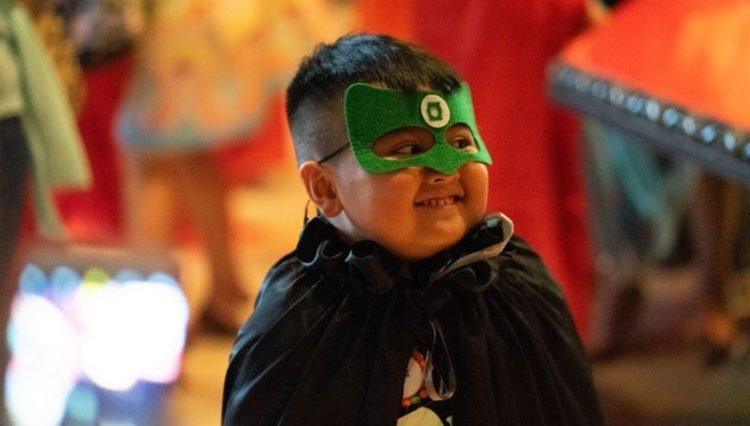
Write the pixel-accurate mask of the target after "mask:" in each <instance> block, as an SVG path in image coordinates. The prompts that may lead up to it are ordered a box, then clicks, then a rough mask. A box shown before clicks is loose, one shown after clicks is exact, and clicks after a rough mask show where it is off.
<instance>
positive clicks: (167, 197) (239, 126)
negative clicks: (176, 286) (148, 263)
mask: <svg viewBox="0 0 750 426" xmlns="http://www.w3.org/2000/svg"><path fill="white" fill-rule="evenodd" d="M144 6H147V7H146V9H145V10H146V14H145V21H146V29H145V32H144V34H143V36H142V37H141V38H140V40H139V43H138V48H137V53H136V65H135V71H134V74H133V76H132V79H131V82H130V86H129V89H128V91H127V93H126V95H125V97H124V99H123V101H122V104H121V107H120V109H119V112H118V113H117V123H116V132H117V136H118V138H119V139H120V140H121V142H122V148H123V149H124V153H125V155H126V157H127V160H128V164H127V166H126V182H127V183H128V185H126V191H125V196H126V201H125V203H124V206H125V207H126V209H127V212H126V217H127V227H128V229H127V231H126V232H127V233H128V234H129V235H130V238H131V241H132V242H133V243H134V244H135V246H136V247H142V248H145V249H146V250H164V249H165V248H167V247H170V246H172V243H173V237H174V231H175V228H176V224H177V223H178V221H177V218H178V217H179V213H183V212H184V213H187V217H188V218H189V219H190V222H191V224H192V225H193V226H194V228H195V229H196V230H197V233H198V235H199V238H200V241H201V243H202V247H203V249H204V252H205V254H206V257H207V259H208V263H209V265H210V271H211V273H210V279H209V281H210V287H211V288H212V290H211V291H209V292H207V294H208V297H207V300H206V301H205V307H200V306H198V307H196V309H195V311H194V312H196V313H197V316H199V317H202V318H203V319H204V320H206V322H207V323H210V324H212V325H216V326H218V327H219V328H222V329H225V330H227V331H231V332H234V331H235V330H236V329H238V328H239V326H240V325H241V324H242V323H243V322H244V320H245V319H246V318H247V316H248V314H249V312H250V310H251V306H252V292H251V286H250V285H249V283H244V282H242V280H241V279H240V278H239V277H238V272H237V271H238V269H237V266H236V262H235V260H234V258H233V252H232V249H231V238H230V223H229V215H228V211H227V189H228V188H227V182H226V180H225V179H224V177H223V175H222V173H223V172H222V171H221V170H220V169H221V167H222V165H221V164H220V163H217V158H216V157H217V155H218V154H217V153H218V152H219V151H220V150H222V149H224V148H226V147H231V146H232V145H234V148H235V149H236V146H237V145H240V144H245V143H247V136H248V135H249V134H251V133H252V132H253V131H255V130H257V129H258V128H259V127H260V124H261V123H262V122H263V121H264V120H265V119H266V117H267V116H268V115H270V114H272V113H273V112H274V109H273V107H274V105H277V99H279V96H280V90H281V89H282V88H283V87H284V84H285V82H286V81H287V80H288V79H289V78H290V75H289V74H290V73H291V72H292V71H293V69H294V67H295V66H296V63H297V62H298V61H299V59H300V58H301V56H302V54H303V53H304V52H306V51H307V50H309V48H311V47H312V43H313V41H314V40H322V39H326V38H329V37H331V36H333V35H335V34H337V33H339V32H340V31H343V30H344V29H345V28H346V27H344V26H343V25H346V22H345V19H346V14H345V11H344V10H342V9H343V6H342V5H340V4H337V3H336V2H328V1H325V0H319V1H302V0H285V1H253V2H246V1H237V0H221V1H213V0H212V1H208V0H166V1H159V2H152V3H148V4H144ZM277 136H281V135H280V134H279V135H277ZM282 140H283V137H277V138H276V140H259V141H255V142H253V143H254V144H256V145H260V146H259V147H253V148H255V150H254V153H255V155H257V156H260V157H261V158H262V161H261V162H257V161H256V165H257V166H259V167H266V168H272V167H273V166H274V165H275V164H278V162H279V155H278V153H280V152H281V150H280V149H279V147H280V146H281V141H282ZM258 148H259V149H258ZM235 153H236V152H235ZM245 158H247V156H245ZM264 163H265V164H264ZM243 166H244V167H248V165H243ZM256 172H257V171H256ZM197 303H201V302H197Z"/></svg>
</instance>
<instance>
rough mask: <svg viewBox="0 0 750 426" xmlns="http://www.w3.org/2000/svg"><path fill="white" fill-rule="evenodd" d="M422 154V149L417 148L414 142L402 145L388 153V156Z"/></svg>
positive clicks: (417, 145)
mask: <svg viewBox="0 0 750 426" xmlns="http://www.w3.org/2000/svg"><path fill="white" fill-rule="evenodd" d="M421 152H422V147H420V146H419V144H418V143H416V142H407V143H404V144H402V145H400V146H398V147H396V148H394V149H393V150H391V152H390V156H394V157H396V156H399V157H403V156H409V155H416V154H419V153H421Z"/></svg>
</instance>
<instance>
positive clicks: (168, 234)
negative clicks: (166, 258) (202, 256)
mask: <svg viewBox="0 0 750 426" xmlns="http://www.w3.org/2000/svg"><path fill="white" fill-rule="evenodd" d="M171 163H172V162H171V161H169V160H167V159H163V158H150V157H134V158H132V159H131V162H130V164H129V165H128V166H129V167H128V176H129V179H127V182H128V183H127V185H128V187H127V188H126V194H127V203H125V204H126V208H127V212H126V216H127V220H128V231H127V232H128V236H129V239H130V241H131V243H132V244H134V245H135V246H136V247H137V248H138V249H139V250H147V251H149V252H152V251H162V252H163V251H164V250H167V249H168V248H169V247H171V242H172V236H173V232H174V224H175V217H176V206H177V204H176V203H177V200H176V194H175V176H174V174H175V169H174V167H173V166H172V164H171Z"/></svg>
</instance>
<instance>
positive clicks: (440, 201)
mask: <svg viewBox="0 0 750 426" xmlns="http://www.w3.org/2000/svg"><path fill="white" fill-rule="evenodd" d="M455 201H456V198H455V197H445V198H430V199H429V200H425V201H422V202H421V203H420V204H421V205H424V206H446V205H448V204H453V203H454V202H455Z"/></svg>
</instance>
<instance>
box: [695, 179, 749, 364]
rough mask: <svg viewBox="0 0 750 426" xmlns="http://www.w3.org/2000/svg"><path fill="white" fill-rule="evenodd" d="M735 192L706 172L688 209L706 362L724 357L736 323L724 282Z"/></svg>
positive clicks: (728, 264) (734, 224)
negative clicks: (706, 346) (725, 292)
mask: <svg viewBox="0 0 750 426" xmlns="http://www.w3.org/2000/svg"><path fill="white" fill-rule="evenodd" d="M738 195H739V192H738V191H737V188H736V187H734V186H732V185H728V184H727V183H726V182H724V181H722V180H721V179H719V178H716V177H714V176H711V175H707V174H706V175H703V176H702V177H701V179H700V180H699V183H698V185H697V187H696V192H695V198H694V200H693V204H692V206H691V209H690V216H689V219H690V229H691V232H692V239H693V242H694V244H693V245H694V252H695V263H696V268H697V273H698V283H699V288H700V289H701V292H702V293H701V295H702V297H703V305H704V306H705V314H704V322H703V337H704V339H705V340H706V342H707V344H708V345H709V354H708V358H707V362H708V363H709V364H715V363H717V362H719V361H721V360H722V359H723V358H725V357H726V355H727V351H728V348H729V345H730V344H731V342H732V339H733V338H734V334H735V324H734V322H733V321H732V319H731V318H730V317H729V314H728V312H727V308H726V300H725V295H724V285H725V283H726V282H727V279H728V277H729V274H730V272H731V253H732V241H733V236H734V234H735V232H734V231H735V230H736V227H737V225H738V221H737V218H736V217H735V216H736V214H737V209H738V208H739V206H738V205H737V201H738V199H739V198H738Z"/></svg>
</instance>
